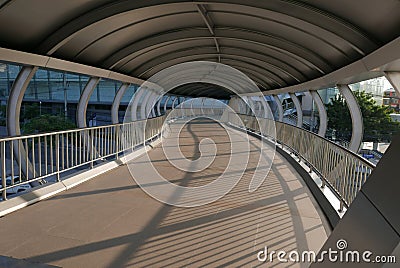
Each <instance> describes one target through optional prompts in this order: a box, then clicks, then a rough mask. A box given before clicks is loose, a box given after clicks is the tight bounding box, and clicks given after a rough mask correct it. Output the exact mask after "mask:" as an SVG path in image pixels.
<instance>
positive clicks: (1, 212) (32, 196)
mask: <svg viewBox="0 0 400 268" xmlns="http://www.w3.org/2000/svg"><path fill="white" fill-rule="evenodd" d="M160 142H161V139H160V138H158V139H156V140H154V141H153V142H151V143H146V146H143V147H140V148H139V149H137V150H135V151H133V152H132V153H130V154H128V155H125V156H123V157H121V158H120V159H119V160H114V161H111V162H108V163H106V164H103V165H99V166H97V167H95V168H93V169H90V170H87V171H84V172H81V173H77V174H74V175H72V176H71V177H68V178H66V179H64V180H62V181H61V182H56V183H52V184H49V185H43V186H42V187H39V188H37V189H35V190H33V191H30V192H28V193H26V194H23V195H20V196H17V197H14V198H11V199H9V200H6V201H3V202H0V217H3V216H5V215H7V214H10V213H12V212H14V211H17V210H19V209H22V208H24V207H27V206H29V205H32V204H35V203H37V202H40V201H42V200H45V199H48V198H50V197H52V196H54V195H56V194H58V193H61V192H63V191H67V190H69V189H71V188H73V187H76V186H78V185H80V184H82V183H84V182H86V181H89V180H91V179H93V178H95V177H97V176H99V175H101V174H104V173H106V172H108V171H111V170H113V169H115V168H117V167H119V166H121V165H124V164H126V163H127V162H129V161H132V160H133V159H135V158H137V157H139V156H141V155H143V154H144V153H146V152H148V151H150V150H152V149H153V148H154V147H155V146H157V145H158V144H159V143H160Z"/></svg>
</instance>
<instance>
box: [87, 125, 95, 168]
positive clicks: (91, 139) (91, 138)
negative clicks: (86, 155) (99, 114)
mask: <svg viewBox="0 0 400 268" xmlns="http://www.w3.org/2000/svg"><path fill="white" fill-rule="evenodd" d="M88 139H90V143H89V145H90V148H89V150H90V168H91V169H92V168H93V166H94V163H93V162H94V141H93V139H94V129H91V130H90V135H89V137H88Z"/></svg>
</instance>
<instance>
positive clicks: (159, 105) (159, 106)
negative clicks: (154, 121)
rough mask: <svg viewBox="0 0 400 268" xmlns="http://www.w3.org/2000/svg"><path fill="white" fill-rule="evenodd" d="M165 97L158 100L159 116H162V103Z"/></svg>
mask: <svg viewBox="0 0 400 268" xmlns="http://www.w3.org/2000/svg"><path fill="white" fill-rule="evenodd" d="M164 97H165V96H162V97H161V98H160V99H159V100H158V104H157V116H161V101H162V100H163V99H164Z"/></svg>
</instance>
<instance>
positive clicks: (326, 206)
mask: <svg viewBox="0 0 400 268" xmlns="http://www.w3.org/2000/svg"><path fill="white" fill-rule="evenodd" d="M229 126H230V127H232V128H234V129H237V130H240V131H242V132H247V134H249V135H251V136H253V137H256V138H258V139H262V140H263V141H266V142H269V143H272V142H271V141H270V140H269V139H267V138H265V137H262V136H261V135H259V134H257V133H254V132H252V131H249V130H244V129H242V128H239V127H236V126H234V125H229ZM276 150H277V152H278V153H279V154H280V155H282V156H283V157H284V158H285V159H286V160H287V161H288V162H289V163H290V164H291V165H292V167H293V168H294V169H295V170H296V171H297V173H299V175H300V177H301V178H302V179H303V181H304V182H305V183H306V185H307V187H308V189H309V190H310V192H311V193H312V195H313V196H314V198H315V200H316V201H317V203H318V205H319V206H320V208H321V210H322V212H323V213H324V214H325V217H326V219H327V221H328V223H329V225H330V227H331V229H332V230H333V229H334V228H335V226H336V225H337V224H338V222H339V220H340V217H339V215H338V214H337V212H336V210H335V208H334V207H333V206H332V205H331V203H330V202H329V200H328V199H326V197H325V195H324V194H323V192H322V191H321V190H320V189H319V188H318V185H316V184H315V182H314V180H313V179H312V178H311V176H310V174H309V173H308V171H307V170H305V169H304V168H303V167H302V166H301V165H300V164H299V163H298V162H297V161H296V159H294V158H293V157H292V156H291V155H290V154H289V153H287V152H286V151H285V150H283V149H282V148H280V147H279V146H276Z"/></svg>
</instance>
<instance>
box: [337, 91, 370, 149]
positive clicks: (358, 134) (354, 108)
mask: <svg viewBox="0 0 400 268" xmlns="http://www.w3.org/2000/svg"><path fill="white" fill-rule="evenodd" d="M337 87H338V88H339V91H340V94H342V96H343V97H344V98H345V100H346V103H347V107H348V108H349V110H350V115H351V121H352V135H351V141H350V144H349V148H348V149H349V150H351V151H353V152H355V153H358V150H359V149H360V146H361V142H362V138H363V132H364V124H363V118H362V114H361V110H360V106H358V102H357V99H356V97H355V96H354V94H353V92H352V91H351V89H350V87H349V86H348V85H337Z"/></svg>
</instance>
